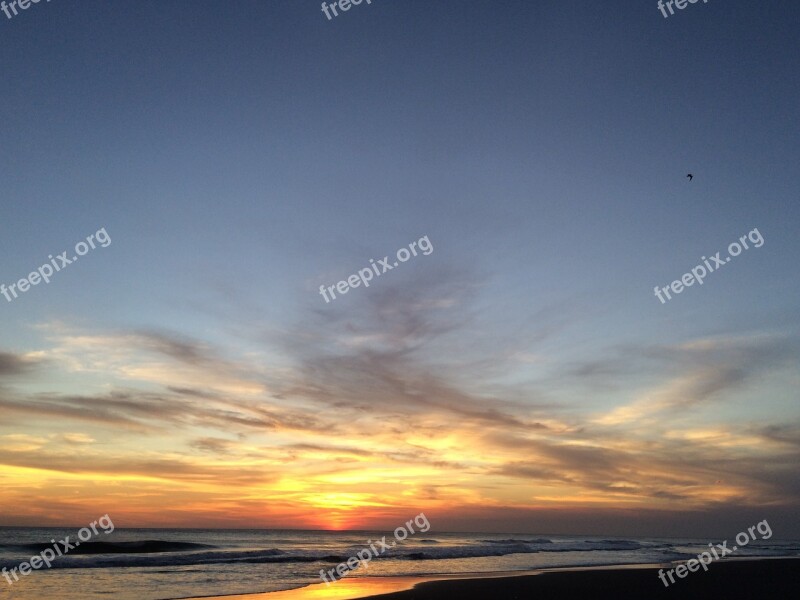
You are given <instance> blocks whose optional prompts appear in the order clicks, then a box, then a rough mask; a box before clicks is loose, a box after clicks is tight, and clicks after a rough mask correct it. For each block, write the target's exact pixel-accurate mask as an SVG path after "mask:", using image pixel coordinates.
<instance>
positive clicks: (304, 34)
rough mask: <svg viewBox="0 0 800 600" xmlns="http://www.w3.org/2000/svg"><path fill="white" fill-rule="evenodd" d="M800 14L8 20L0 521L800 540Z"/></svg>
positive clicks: (206, 8) (316, 12) (695, 10)
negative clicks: (397, 256)
mask: <svg viewBox="0 0 800 600" xmlns="http://www.w3.org/2000/svg"><path fill="white" fill-rule="evenodd" d="M798 17H800V5H798V4H797V3H796V2H768V3H754V2H752V1H751V2H745V1H739V0H737V1H726V2H722V1H719V0H711V1H709V2H708V3H707V4H703V3H697V4H694V5H692V6H690V7H689V8H687V9H686V10H685V11H683V12H682V13H681V14H677V15H675V16H673V17H671V18H670V19H666V20H665V19H664V18H663V17H662V16H661V14H660V12H659V11H658V10H657V8H656V2H655V1H654V0H653V1H648V2H636V3H627V2H626V3H609V2H585V1H579V0H562V1H559V2H536V3H531V2H527V1H526V2H522V1H516V0H512V1H506V0H504V1H503V2H479V1H475V2H451V1H449V0H447V1H441V2H440V1H439V0H436V1H435V2H433V1H430V0H426V1H422V0H402V1H401V0H373V2H372V4H371V5H367V4H365V3H362V4H361V5H360V6H357V7H353V8H352V9H351V10H350V11H349V12H347V13H343V14H341V15H340V16H339V17H337V18H336V19H334V20H331V21H328V20H327V19H326V18H325V16H324V14H322V12H321V11H320V8H319V2H318V1H311V0H309V1H306V0H302V1H301V0H270V1H268V2H255V1H247V2H236V3H219V2H217V3H211V2H206V1H198V2H195V3H192V8H191V10H188V9H187V4H185V3H183V4H180V3H170V2H163V1H159V2H155V1H140V0H137V1H136V2H125V3H123V2H101V1H99V0H86V1H81V2H69V1H67V0H58V1H54V2H51V3H49V4H48V3H39V4H38V5H32V6H31V8H30V9H29V10H27V11H26V12H24V13H21V14H20V15H18V16H17V17H15V18H14V19H13V20H7V19H6V18H5V17H4V16H3V15H2V14H0V35H1V36H2V38H0V39H2V41H1V42H0V44H2V49H3V59H2V62H0V106H2V107H3V113H2V118H0V147H1V148H2V149H3V160H2V161H0V198H1V201H0V210H2V213H1V214H2V218H1V219H0V251H2V262H0V283H4V284H5V285H7V286H8V285H9V284H12V283H15V282H17V281H18V280H19V279H20V278H22V277H26V276H27V275H28V274H29V273H30V272H31V271H34V270H36V269H37V268H38V267H39V266H41V265H42V264H44V263H46V262H48V255H50V254H52V255H53V256H55V255H57V254H60V253H61V252H62V251H64V250H67V249H69V250H70V253H72V248H73V247H74V245H75V244H76V243H77V242H79V241H81V240H84V239H85V238H86V237H87V236H89V235H90V234H93V233H95V232H96V231H98V230H99V229H101V228H105V229H106V231H107V233H108V235H109V237H110V238H111V244H110V245H109V246H108V247H106V248H101V247H98V248H96V249H94V250H92V251H91V252H89V253H88V254H87V255H86V256H84V257H81V258H80V260H79V261H78V262H77V263H75V264H72V265H69V267H68V268H65V269H64V270H62V271H60V272H58V273H57V274H55V275H54V276H53V278H52V281H51V282H50V283H49V284H46V285H45V284H40V285H38V286H36V287H32V288H31V289H30V290H29V291H27V292H26V293H24V294H21V295H20V297H19V298H17V299H15V300H13V302H7V301H6V300H5V298H3V297H2V296H0V331H1V332H2V333H1V334H0V335H1V336H2V337H0V525H61V524H64V525H75V524H77V525H83V524H85V523H86V522H88V521H91V520H94V519H96V518H97V517H99V516H101V515H103V514H106V513H107V514H109V515H111V516H112V517H113V520H114V523H115V524H116V525H117V526H118V527H143V526H159V527H177V526H181V527H291V528H313V529H348V528H356V529H365V528H379V529H382V528H394V527H395V526H396V525H397V524H398V523H402V522H403V521H405V520H407V519H408V518H411V517H413V516H414V515H416V514H418V513H419V512H420V511H425V514H426V515H428V517H429V519H430V521H431V523H432V526H433V529H434V530H437V531H509V532H513V531H520V532H532V533H535V532H542V533H548V532H552V533H585V534H589V533H598V534H608V535H630V534H643V535H647V534H650V535H670V534H674V535H688V534H690V533H694V534H697V535H700V534H703V535H706V534H707V535H712V534H713V535H717V534H728V535H729V534H731V533H734V532H736V531H739V530H741V529H742V528H743V527H744V526H746V525H750V524H752V523H753V522H756V521H758V520H761V519H764V518H769V521H770V524H771V525H772V528H773V530H774V531H775V534H776V537H791V536H798V535H800V523H798V520H797V518H796V515H797V514H798V511H799V510H800V470H798V464H800V402H798V400H800V392H799V391H798V390H800V368H799V365H800V361H799V360H798V359H799V358H800V302H798V300H799V299H800V277H798V275H800V266H799V265H800V263H799V262H798V259H799V258H800V236H798V223H800V203H799V202H798V200H799V199H798V189H800V167H799V166H798V165H800V136H798V134H797V133H798V126H800V103H798V101H797V98H798V92H800V85H799V84H798V72H800V69H799V68H798V62H799V60H798V56H800V48H798V46H800V43H798V38H797V26H798ZM690 172H691V173H693V174H694V179H693V181H691V182H689V181H688V180H687V179H686V174H687V173H690ZM754 228H758V230H759V232H760V233H761V235H763V239H764V240H765V243H764V245H763V246H761V247H760V248H750V249H749V250H746V251H744V252H743V253H742V254H741V255H740V256H738V257H736V258H734V259H732V261H731V262H730V263H729V264H726V265H725V267H724V268H721V269H720V271H719V272H714V273H711V274H709V275H708V277H707V279H706V281H705V283H704V285H702V286H697V285H695V286H694V287H691V288H687V289H686V290H685V291H684V292H683V293H681V294H680V295H678V296H675V297H674V298H673V299H672V300H671V301H669V302H667V303H666V304H662V303H661V302H659V301H658V299H656V298H655V296H654V294H653V288H654V286H656V285H658V286H668V285H669V284H670V283H671V282H672V281H673V280H676V279H679V278H680V277H681V276H682V275H683V274H684V273H686V272H688V271H689V270H690V269H692V268H693V267H694V266H695V265H697V264H699V263H700V262H701V260H700V258H701V257H702V256H706V257H707V256H711V255H714V254H715V253H716V252H718V251H722V252H723V256H724V254H725V251H726V248H727V247H728V244H729V243H731V242H734V241H737V240H738V239H739V238H740V237H741V236H744V235H746V234H747V233H748V232H750V231H751V230H753V229H754ZM423 236H428V238H429V240H430V242H431V244H432V246H433V252H432V253H431V254H430V255H428V256H422V255H420V256H417V257H414V258H412V259H411V260H409V261H408V262H407V263H405V264H403V265H402V266H400V267H399V268H397V269H396V270H393V271H391V272H390V273H386V274H384V275H382V276H381V277H380V278H376V279H375V280H374V281H373V282H372V285H371V286H370V287H369V288H363V287H360V288H357V289H354V290H351V291H350V292H349V293H348V294H347V295H343V296H341V297H338V298H337V299H336V300H335V301H334V302H331V303H327V304H326V303H325V301H324V300H323V299H322V298H321V296H320V294H319V292H318V289H319V286H320V285H323V284H324V285H326V286H329V285H334V284H335V283H336V282H338V281H340V280H344V279H346V278H347V277H348V276H349V275H350V274H352V273H355V272H357V271H358V270H359V269H362V268H364V267H368V266H369V260H370V259H376V260H377V259H380V258H383V257H384V256H385V255H390V256H391V255H393V254H394V253H395V251H396V250H397V249H398V248H401V247H403V246H408V244H409V243H410V242H412V241H415V240H418V239H419V238H421V237H423Z"/></svg>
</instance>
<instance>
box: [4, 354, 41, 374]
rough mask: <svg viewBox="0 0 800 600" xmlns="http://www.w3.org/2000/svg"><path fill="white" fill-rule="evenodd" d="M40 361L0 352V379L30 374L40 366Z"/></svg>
mask: <svg viewBox="0 0 800 600" xmlns="http://www.w3.org/2000/svg"><path fill="white" fill-rule="evenodd" d="M39 364H40V363H39V361H35V360H32V359H29V358H25V357H22V356H20V355H18V354H11V353H10V352H0V377H4V376H9V375H22V374H25V373H29V372H30V371H32V370H33V369H34V368H36V367H37V366H38V365H39Z"/></svg>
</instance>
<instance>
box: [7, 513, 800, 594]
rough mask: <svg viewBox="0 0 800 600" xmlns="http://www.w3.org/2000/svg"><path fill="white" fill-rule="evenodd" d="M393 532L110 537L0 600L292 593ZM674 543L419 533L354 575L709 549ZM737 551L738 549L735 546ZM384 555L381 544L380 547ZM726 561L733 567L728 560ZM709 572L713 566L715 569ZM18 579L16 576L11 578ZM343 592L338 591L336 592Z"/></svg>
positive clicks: (766, 543)
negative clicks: (282, 591) (268, 592)
mask: <svg viewBox="0 0 800 600" xmlns="http://www.w3.org/2000/svg"><path fill="white" fill-rule="evenodd" d="M76 532H77V530H76V529H62V528H0V568H5V569H7V570H9V571H10V569H12V568H14V567H19V564H20V563H22V562H23V561H29V560H30V558H31V556H32V555H34V554H38V553H39V552H41V551H42V550H44V549H45V548H47V547H52V544H51V542H50V540H51V539H55V540H56V541H58V540H60V539H62V538H64V537H65V536H67V535H69V536H71V540H72V541H74V540H75V539H76ZM383 536H386V540H387V542H389V541H390V540H394V537H393V534H392V533H391V532H385V531H380V532H379V531H347V532H331V531H297V530H218V529H115V530H114V531H113V532H112V533H111V534H108V535H106V534H104V533H103V532H102V530H101V531H100V532H99V534H98V535H97V536H95V537H93V538H92V539H90V540H89V541H86V542H82V543H81V545H80V547H79V548H75V549H73V550H70V552H69V553H68V554H66V555H64V556H61V557H57V558H56V559H55V560H54V561H53V563H52V567H51V568H49V569H46V568H40V569H39V570H35V571H32V572H31V573H30V574H29V575H27V576H19V581H17V582H14V583H13V584H11V585H10V584H9V583H8V582H7V581H6V579H5V578H0V586H2V588H0V589H1V590H2V592H0V597H5V598H11V599H18V600H34V599H35V600H41V599H42V598H59V599H66V600H69V599H73V598H75V599H77V598H81V599H86V598H89V599H91V598H114V599H118V600H163V599H167V598H187V597H196V596H212V595H222V594H244V593H256V592H267V591H277V590H285V589H291V588H297V587H302V586H305V585H308V584H310V583H321V579H320V573H319V571H320V569H325V570H326V571H327V570H328V569H332V568H334V567H335V566H336V565H337V564H339V563H341V562H344V561H346V560H347V559H348V558H349V557H351V556H354V555H355V554H356V553H357V552H359V551H363V550H365V549H366V548H368V547H369V546H368V542H372V543H373V546H374V547H375V546H377V544H375V542H376V540H380V539H381V538H382V537H383ZM711 541H713V542H720V543H721V542H722V540H692V539H668V538H612V537H593V536H560V535H521V534H516V535H510V534H507V533H504V534H486V533H475V534H463V533H460V534H456V533H434V532H433V531H428V532H427V533H421V532H417V533H416V534H415V535H411V536H410V537H408V538H407V539H406V540H405V541H403V542H399V543H398V544H397V546H395V547H394V548H391V549H390V550H386V551H384V553H383V554H382V555H380V556H379V557H378V558H377V559H374V560H371V561H370V562H369V564H368V566H367V567H366V568H364V567H361V568H357V569H355V570H353V571H352V572H350V573H349V574H348V575H347V576H348V577H363V576H389V575H433V574H443V573H447V574H458V573H488V572H505V571H517V570H529V569H535V568H541V567H574V566H588V565H610V564H641V563H663V562H668V561H672V560H680V559H687V558H691V557H693V556H696V555H697V554H699V553H700V552H702V551H704V550H707V549H708V543H709V542H711ZM730 545H731V544H730V543H729V546H730ZM377 547H378V548H380V546H377ZM731 556H735V557H739V558H744V557H757V556H758V557H776V556H800V542H786V541H773V540H755V541H752V542H750V543H749V544H748V545H747V546H746V547H743V548H738V549H737V551H736V552H735V553H734V554H733V555H731ZM725 560H730V559H729V558H728V559H725ZM710 568H713V563H712V565H711V567H710ZM11 580H12V581H13V577H12V578H11ZM334 585H335V584H334Z"/></svg>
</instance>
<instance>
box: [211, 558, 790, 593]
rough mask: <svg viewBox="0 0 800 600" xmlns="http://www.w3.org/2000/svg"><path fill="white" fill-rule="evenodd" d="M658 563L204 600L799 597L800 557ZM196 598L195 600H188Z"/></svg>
mask: <svg viewBox="0 0 800 600" xmlns="http://www.w3.org/2000/svg"><path fill="white" fill-rule="evenodd" d="M664 566H665V565H629V566H610V567H593V568H587V569H549V570H538V571H533V572H523V573H519V574H514V575H511V574H507V573H505V574H496V575H495V574H493V575H478V574H476V575H474V576H471V577H468V578H465V577H463V576H457V577H455V576H441V577H439V576H437V577H426V578H420V577H371V578H370V577H363V578H345V579H343V580H341V581H339V582H337V583H336V584H333V585H330V586H326V585H325V584H314V585H310V586H307V587H305V588H300V589H296V590H287V591H283V592H271V593H265V594H247V595H238V596H214V597H211V598H208V597H207V598H205V600H328V599H336V600H354V599H357V598H371V599H380V600H438V599H441V598H448V599H459V600H482V599H484V598H503V599H504V600H512V599H519V600H522V599H523V598H525V599H527V598H538V599H541V600H549V599H551V598H552V599H553V600H556V599H562V598H583V597H585V598H593V599H596V600H606V599H608V600H628V599H630V600H640V599H641V598H648V599H654V598H655V599H659V598H680V599H681V600H694V599H697V600H700V599H707V598H709V597H721V598H725V599H726V600H750V599H752V600H755V599H759V600H761V599H763V598H770V599H772V598H775V599H778V598H791V597H796V596H797V594H798V593H800V576H798V574H797V568H798V566H800V559H794V558H791V559H764V560H731V561H730V562H726V563H720V564H715V565H713V568H710V569H709V571H708V572H707V573H704V572H702V571H699V572H697V573H691V574H689V575H688V576H687V577H686V578H684V579H676V582H675V583H674V584H671V585H670V586H669V587H664V585H663V584H662V583H661V581H660V580H659V578H658V569H659V568H664ZM195 600H197V599H195Z"/></svg>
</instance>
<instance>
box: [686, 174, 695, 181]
mask: <svg viewBox="0 0 800 600" xmlns="http://www.w3.org/2000/svg"><path fill="white" fill-rule="evenodd" d="M687 177H688V178H689V181H691V180H692V177H694V175H692V174H691V173H689V174H688V175H687Z"/></svg>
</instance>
